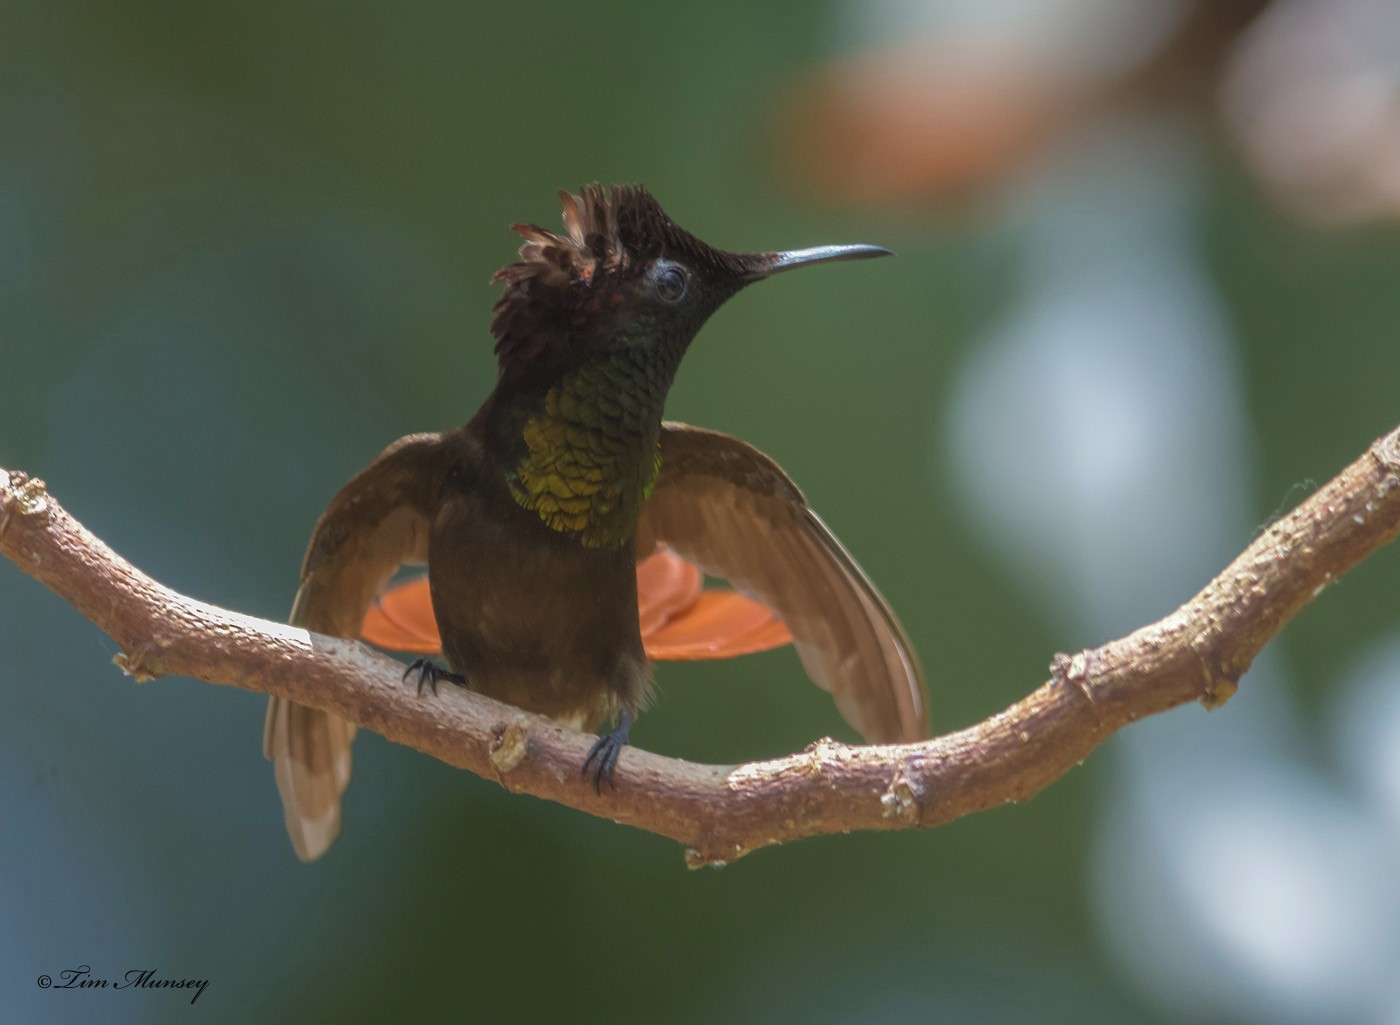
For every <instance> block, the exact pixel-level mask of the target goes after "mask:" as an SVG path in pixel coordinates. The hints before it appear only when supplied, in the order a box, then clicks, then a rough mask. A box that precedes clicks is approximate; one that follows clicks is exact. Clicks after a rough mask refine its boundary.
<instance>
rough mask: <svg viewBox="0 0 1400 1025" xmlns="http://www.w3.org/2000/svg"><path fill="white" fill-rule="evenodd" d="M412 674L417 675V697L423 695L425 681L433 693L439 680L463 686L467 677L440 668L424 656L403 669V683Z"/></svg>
mask: <svg viewBox="0 0 1400 1025" xmlns="http://www.w3.org/2000/svg"><path fill="white" fill-rule="evenodd" d="M414 674H417V676H418V696H419V697H422V696H423V685H424V684H425V683H426V684H427V685H428V686H429V687H430V688H432V691H433V693H434V694H436V693H437V685H438V681H439V680H446V681H447V682H448V683H455V684H459V685H460V686H463V687H465V686H466V685H467V678H466V677H465V676H463V675H462V674H461V673H454V672H451V671H449V670H447V669H440V668H438V667H437V666H436V665H434V664H433V662H432V661H431V660H430V659H426V658H420V659H415V660H414V662H413V663H412V664H411V665H410V666H409V667H408V668H407V669H405V670H404V671H403V680H404V683H407V682H408V678H409V677H410V676H413V675H414Z"/></svg>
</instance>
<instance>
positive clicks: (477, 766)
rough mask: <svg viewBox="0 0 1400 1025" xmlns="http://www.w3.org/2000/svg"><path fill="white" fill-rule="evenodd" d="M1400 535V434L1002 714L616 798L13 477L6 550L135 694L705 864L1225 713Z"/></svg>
mask: <svg viewBox="0 0 1400 1025" xmlns="http://www.w3.org/2000/svg"><path fill="white" fill-rule="evenodd" d="M1397 532H1400V428H1397V429H1396V430H1394V431H1392V432H1391V433H1389V434H1387V435H1386V436H1385V437H1383V438H1381V439H1379V440H1378V441H1377V442H1375V444H1373V445H1372V446H1371V447H1370V449H1369V450H1368V451H1367V452H1366V453H1365V454H1364V455H1363V456H1362V457H1361V458H1360V459H1358V460H1357V461H1356V462H1354V463H1353V464H1352V465H1350V466H1349V467H1347V468H1346V469H1345V470H1343V471H1342V472H1341V473H1340V474H1339V475H1338V476H1337V477H1335V478H1334V479H1333V480H1332V481H1330V482H1329V483H1328V484H1327V485H1326V486H1325V487H1323V488H1321V489H1320V490H1318V491H1317V492H1316V493H1315V494H1313V495H1312V496H1311V497H1310V498H1308V499H1307V500H1306V501H1305V502H1303V503H1302V504H1301V505H1300V506H1298V507H1297V508H1296V509H1294V510H1293V511H1292V512H1291V513H1289V514H1288V515H1287V516H1285V517H1283V518H1282V519H1280V520H1278V521H1277V522H1276V523H1274V524H1273V525H1272V526H1270V527H1269V528H1268V529H1267V530H1265V531H1264V532H1263V534H1262V535H1261V536H1260V537H1259V538H1258V539H1257V540H1255V541H1254V543H1253V544H1251V545H1250V546H1249V547H1248V548H1247V549H1245V551H1244V553H1243V554H1242V555H1240V556H1239V558H1237V559H1236V560H1235V561H1234V562H1232V563H1231V564H1230V565H1229V566H1227V567H1226V568H1225V570H1224V571H1223V572H1222V573H1221V574H1220V575H1219V576H1217V577H1216V578H1215V579H1214V580H1212V581H1211V582H1210V583H1209V584H1208V585H1207V586H1206V587H1205V589H1204V590H1202V591H1201V592H1200V594H1198V595H1196V597H1194V598H1193V599H1191V601H1189V602H1187V603H1186V604H1185V605H1183V606H1182V607H1181V608H1179V609H1178V610H1177V611H1175V612H1173V613H1172V614H1171V615H1169V616H1167V617H1166V618H1165V619H1162V620H1160V621H1159V622H1156V623H1153V624H1152V625H1150V626H1145V627H1143V628H1142V629H1140V630H1137V631H1136V632H1134V633H1132V634H1130V635H1129V636H1127V637H1124V638H1122V639H1120V640H1116V641H1111V642H1109V643H1108V644H1105V645H1103V646H1101V647H1098V648H1094V649H1092V650H1088V651H1083V652H1080V653H1079V654H1077V655H1074V656H1068V655H1056V656H1055V658H1054V660H1053V662H1052V663H1051V667H1050V674H1051V675H1050V679H1049V681H1048V682H1046V683H1044V684H1042V685H1041V686H1040V687H1039V688H1038V689H1037V690H1035V691H1034V693H1032V694H1030V695H1029V696H1028V697H1026V698H1024V699H1022V700H1021V701H1018V702H1017V703H1016V704H1014V705H1012V706H1011V707H1010V708H1007V709H1006V710H1005V711H1002V712H999V713H998V714H996V715H994V716H992V717H991V718H989V719H987V720H985V721H983V722H980V723H978V724H976V725H975V726H970V727H968V728H967V729H963V730H959V731H958V732H956V733H950V734H947V735H945V736H942V737H937V738H935V739H933V740H928V741H925V742H922V743H918V744H903V745H879V746H868V747H859V746H850V745H846V744H841V743H837V742H835V741H832V740H819V741H817V742H816V743H814V744H812V745H810V746H809V747H808V748H806V750H804V751H802V752H800V753H798V754H794V755H789V756H788V757H785V758H778V759H773V760H770V761H762V762H750V763H748V764H745V765H739V766H728V765H726V766H716V765H697V764H694V763H691V762H685V761H680V760H678V759H674V758H663V757H661V756H660V755H655V754H651V753H650V752H647V751H642V750H639V749H637V748H628V749H627V750H626V751H625V752H624V754H623V757H622V759H621V761H620V762H619V764H618V766H617V789H616V791H604V793H603V794H602V795H601V796H599V795H596V794H594V792H593V788H592V787H591V786H590V785H589V784H588V783H587V782H586V781H584V780H582V779H581V778H580V776H579V766H580V765H582V764H583V759H584V756H585V754H586V753H587V751H588V747H589V745H590V744H591V743H592V741H593V738H592V737H591V736H588V735H585V734H583V733H579V732H577V731H575V730H571V729H567V728H565V727H563V726H560V725H558V724H557V723H555V722H553V721H551V720H549V719H546V718H544V717H543V716H539V715H534V714H531V713H528V712H523V711H521V710H520V709H517V708H512V707H511V706H509V705H504V704H501V703H500V702H497V701H493V700H491V699H490V698H486V697H483V696H481V695H478V694H472V693H468V692H466V691H463V690H459V689H457V688H450V689H448V690H445V691H443V692H442V693H441V694H439V695H437V696H436V697H434V698H433V699H431V700H420V699H419V698H418V697H417V695H415V693H414V692H413V691H412V689H411V688H407V687H404V686H402V684H401V683H400V673H401V672H402V667H401V666H400V665H399V664H398V663H397V662H394V661H393V660H391V659H389V658H387V657H385V656H383V655H380V654H378V653H376V652H374V651H372V650H371V649H369V648H368V647H366V646H364V645H361V644H359V643H357V642H353V641H345V640H339V639H336V638H331V637H324V636H321V635H319V634H311V633H308V632H307V631H305V630H300V629H296V628H293V627H290V626H285V625H282V624H278V623H271V622H267V621H264V620H259V619H253V618H251V617H248V616H241V615H238V614H237V613H234V612H228V611H226V610H224V609H220V608H217V607H215V606H212V605H206V604H204V603H202V602H198V601H195V600H193V599H191V598H187V597H185V596H184V595H181V594H177V593H176V592H174V591H172V590H170V589H169V588H166V587H163V586H162V585H160V584H158V583H156V582H155V581H154V580H152V579H151V578H150V577H148V576H146V575H145V574H143V573H141V572H140V571H139V570H137V569H136V568H135V567H133V566H132V565H131V564H130V563H128V562H127V561H126V560H125V559H123V558H121V557H120V556H119V555H117V554H116V553H115V552H113V551H112V550H111V549H110V548H108V547H107V546H106V545H105V544H103V543H102V541H100V540H99V539H98V538H96V537H94V536H93V535H92V534H90V533H89V532H88V531H87V530H86V529H84V528H83V526H82V525H81V524H79V523H78V522H77V521H76V520H74V519H73V518H72V517H71V516H69V515H68V513H67V512H65V511H64V510H63V509H62V508H61V507H60V506H59V505H58V503H57V502H55V501H54V500H53V498H52V497H50V496H49V495H48V493H47V490H46V489H45V486H44V484H43V482H42V481H39V480H36V479H33V478H31V477H28V476H27V475H25V474H23V473H14V472H6V471H5V470H3V469H0V553H3V554H4V555H6V556H8V557H9V558H10V559H12V560H13V561H14V562H15V563H16V565H18V566H19V567H20V569H22V570H24V571H25V572H26V573H28V574H29V575H30V576H32V577H34V578H35V579H36V580H39V581H40V582H42V583H43V584H45V585H47V586H48V587H49V588H51V589H52V590H53V591H54V592H55V593H57V594H58V595H59V596H60V597H62V598H64V599H66V600H67V601H69V602H71V603H72V604H73V605H74V606H75V607H76V608H77V609H78V611H79V612H81V613H82V614H83V615H84V616H86V617H87V618H88V619H90V620H92V622H93V623H95V624H96V625H97V626H98V627H99V628H101V629H102V630H103V631H105V632H106V633H107V634H109V635H110V636H111V637H112V638H113V639H114V640H115V641H116V642H117V643H118V644H119V645H121V647H122V650H123V654H121V655H118V656H117V657H116V659H115V661H116V662H117V664H118V665H120V666H121V667H122V668H123V669H124V670H125V671H126V672H128V673H129V674H130V675H132V676H134V677H136V679H138V680H146V679H152V678H154V677H157V676H161V675H165V674H170V673H174V674H180V675H185V676H194V677H198V678H199V679H202V680H207V681H209V682H210V683H221V684H230V685H232V686H235V687H241V688H243V689H245V690H252V691H262V692H265V693H268V694H277V695H280V696H281V697H284V698H287V699H289V700H291V701H296V702H300V703H302V704H305V705H312V706H315V707H318V708H324V709H326V710H328V711H331V712H334V713H335V714H336V715H340V716H343V717H344V718H346V719H348V720H350V721H351V722H354V723H358V724H359V725H360V726H364V727H367V728H368V729H371V730H374V731H376V732H378V733H382V734H383V735H384V736H386V737H388V738H389V739H390V740H394V741H398V742H399V743H402V744H407V745H409V746H410V747H414V748H417V749H418V750H420V751H422V752H424V753H425V754H430V755H432V756H433V757H435V758H439V759H441V760H442V761H444V762H447V763H448V764H449V765H455V766H457V767H459V768H463V769H467V770H469V771H471V772H474V773H476V774H477V775H480V776H483V777H486V778H487V779H494V780H496V781H497V782H499V783H500V784H501V785H502V786H504V787H505V788H506V789H508V790H511V791H514V792H517V793H529V794H534V795H535V796H537V797H543V798H547V799H549V800H553V801H558V802H559V803H561V804H566V805H569V806H570V807H573V808H578V809H580V810H582V811H586V812H589V813H591V814H594V815H600V816H603V817H605V818H610V819H613V820H614V821H616V822H624V823H627V824H628V825H632V826H636V827H638V828H641V829H646V830H650V831H651V832H653V833H659V834H661V835H662V836H668V837H671V838H672V839H675V840H678V841H680V842H681V843H683V844H685V845H686V847H687V850H686V860H687V862H688V863H689V864H691V865H692V866H698V865H704V864H714V863H720V862H725V861H732V860H734V859H735V858H738V857H740V856H742V855H744V854H747V853H748V852H750V851H752V850H755V849H757V848H759V847H765V846H767V845H769V844H778V843H783V842H786V841H788V840H795V839H799V838H801V837H806V836H816V835H820V834H824V833H835V832H844V831H847V830H852V829H903V828H908V827H929V826H936V825H940V824H942V823H944V822H949V821H951V820H953V819H956V818H959V817H961V816H963V815H966V814H968V813H969V812H974V811H980V810H982V809H985V808H991V807H995V806H997V805H1000V804H1005V803H1006V802H1008V801H1021V800H1025V799H1026V798H1028V797H1030V796H1032V795H1033V794H1035V793H1037V792H1039V791H1040V790H1043V789H1044V788H1045V787H1047V786H1049V785H1050V784H1051V783H1053V782H1054V781H1055V780H1057V779H1059V778H1060V776H1062V775H1064V773H1065V772H1067V771H1068V770H1069V769H1070V768H1071V767H1072V766H1074V765H1076V764H1078V763H1080V762H1082V761H1083V760H1084V758H1085V757H1086V756H1087V755H1088V754H1089V753H1090V752H1091V751H1092V750H1093V749H1094V748H1095V747H1097V746H1098V745H1099V744H1101V743H1103V741H1104V740H1105V739H1106V738H1107V737H1108V736H1109V735H1110V734H1111V733H1113V732H1114V731H1115V730H1117V729H1119V728H1120V727H1122V726H1124V725H1126V724H1127V723H1130V722H1132V721H1133V720H1135V719H1140V718H1142V717H1143V716H1147V715H1152V714H1154V713H1157V712H1161V711H1164V710H1166V709H1168V708H1173V707H1175V706H1177V705H1181V704H1184V703H1186V702H1188V701H1197V700H1199V701H1201V702H1202V703H1203V704H1205V705H1206V706H1207V707H1215V706H1217V705H1220V704H1222V703H1223V702H1224V701H1226V700H1227V699H1228V698H1229V697H1230V696H1231V695H1232V694H1233V693H1234V692H1235V689H1236V685H1237V682H1238V681H1239V678H1240V676H1241V675H1242V674H1243V673H1244V671H1245V670H1246V669H1247V668H1248V667H1249V665H1250V663H1251V662H1252V661H1253V660H1254V657H1255V656H1256V655H1257V654H1258V653H1259V651H1260V649H1262V648H1263V646H1264V645H1265V644H1266V643H1267V642H1268V641H1269V639H1270V638H1272V637H1273V636H1274V634H1276V633H1278V632H1279V630H1281V629H1282V628H1283V626H1284V625H1285V624H1286V623H1287V622H1288V621H1289V620H1291V619H1292V618H1293V617H1294V616H1295V615H1296V614H1297V613H1298V612H1299V610H1301V609H1302V608H1303V606H1305V605H1307V604H1308V602H1310V601H1311V600H1312V599H1313V598H1315V597H1316V596H1317V595H1318V594H1320V593H1321V592H1322V590H1323V589H1324V588H1325V587H1326V586H1327V585H1328V584H1331V583H1333V582H1334V581H1336V580H1337V579H1338V578H1339V577H1341V575H1342V574H1343V573H1345V572H1346V571H1347V570H1349V569H1351V568H1352V567H1353V566H1355V565H1356V564H1357V563H1358V562H1360V561H1361V560H1362V559H1364V558H1365V557H1366V556H1368V555H1369V554H1371V553H1372V552H1373V551H1375V550H1376V549H1377V548H1380V547H1381V546H1382V545H1384V544H1387V543H1388V542H1390V541H1392V540H1394V538H1395V536H1396V534H1397Z"/></svg>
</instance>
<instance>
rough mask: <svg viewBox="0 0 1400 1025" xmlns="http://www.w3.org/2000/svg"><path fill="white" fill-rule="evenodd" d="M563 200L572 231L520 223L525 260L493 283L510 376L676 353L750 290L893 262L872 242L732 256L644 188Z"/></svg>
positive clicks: (494, 327)
mask: <svg viewBox="0 0 1400 1025" xmlns="http://www.w3.org/2000/svg"><path fill="white" fill-rule="evenodd" d="M559 198H560V200H561V201H562V202H563V206H564V227H565V229H566V232H565V233H564V234H556V233H554V232H551V231H546V230H545V229H544V228H541V227H538V226H536V225H533V224H516V225H513V226H512V227H513V228H514V230H515V231H516V232H518V233H519V234H520V235H522V236H523V237H524V238H525V242H524V244H523V245H522V246H521V247H520V259H519V261H518V262H516V263H512V264H510V265H509V266H506V267H502V268H501V269H500V270H499V271H497V272H496V274H495V276H494V277H493V278H492V281H493V282H504V283H505V286H506V290H505V294H504V295H502V296H501V298H500V300H499V301H498V302H497V303H496V306H495V309H494V310H493V313H494V317H493V319H492V322H491V333H492V334H493V335H495V337H496V352H497V354H498V356H499V357H500V361H501V371H502V373H503V374H506V373H509V372H511V371H514V370H519V371H523V372H525V373H527V374H531V376H533V375H534V373H539V374H541V375H542V376H544V377H550V376H554V375H556V374H558V373H560V372H563V371H567V370H570V369H573V368H575V367H579V366H582V365H584V364H586V363H589V362H592V361H594V360H597V359H600V358H605V357H608V356H609V355H611V354H613V353H614V352H616V351H617V350H619V349H626V348H629V347H635V346H646V345H649V346H658V347H660V346H665V347H667V348H670V349H672V350H674V351H675V352H676V353H677V354H679V352H680V351H683V350H684V348H685V346H686V345H688V344H689V343H690V341H691V339H693V338H694V337H695V333H696V332H697V331H699V330H700V326H701V325H702V324H704V322H705V321H706V319H708V318H709V316H710V314H712V313H714V311H715V310H717V309H718V308H719V307H720V306H721V305H722V304H723V303H724V301H725V300H726V299H728V298H729V297H730V296H732V295H733V294H734V293H735V292H737V291H739V289H741V288H743V287H744V286H745V285H747V284H749V283H751V282H754V281H758V280H760V279H761V278H765V277H768V276H769V275H771V274H775V273H777V272H779V271H784V270H789V269H791V268H794V267H804V266H807V265H809V264H813V263H819V262H829V261H833V260H852V259H860V258H863V257H869V256H883V255H886V254H887V253H888V250H885V249H881V248H879V247H878V246H865V245H847V246H819V247H817V248H814V249H799V250H792V251H788V252H769V253H730V252H725V251H724V250H722V249H716V248H714V247H713V246H710V245H707V244H706V243H704V242H702V241H700V239H698V238H696V237H695V236H694V235H692V234H691V233H690V232H688V231H686V230H685V229H684V228H682V227H680V226H679V225H677V224H676V223H675V222H674V221H672V220H671V218H669V217H668V216H666V212H665V211H664V210H662V209H661V204H659V203H658V202H657V201H656V200H655V199H654V198H653V197H652V195H651V193H650V192H648V191H647V190H646V189H644V188H642V187H641V186H639V185H620V186H615V187H614V188H613V190H612V195H611V196H608V195H607V194H606V193H605V192H604V190H603V187H602V186H601V185H596V184H594V185H586V186H584V187H583V188H582V189H580V190H579V194H578V195H573V194H571V193H568V192H563V191H561V192H560V193H559ZM532 372H533V373H532Z"/></svg>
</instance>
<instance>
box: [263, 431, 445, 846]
mask: <svg viewBox="0 0 1400 1025" xmlns="http://www.w3.org/2000/svg"><path fill="white" fill-rule="evenodd" d="M441 440H442V439H441V436H440V435H436V434H414V435H409V436H408V437H405V438H400V439H399V440H398V441H396V442H394V444H392V445H390V446H389V447H388V448H387V449H385V450H384V452H383V453H382V454H381V455H380V456H379V458H378V459H376V460H375V461H374V462H373V463H371V464H370V465H369V466H367V467H366V468H365V469H364V470H362V471H361V472H360V473H359V474H357V475H356V476H355V477H354V479H352V480H351V481H350V483H348V484H346V485H345V487H344V488H342V489H341V490H340V493H339V494H337V495H336V496H335V498H334V499H333V500H332V501H331V504H330V505H329V506H328V507H327V508H326V511H325V512H324V513H322V514H321V518H320V520H319V521H318V522H317V524H316V530H315V531H314V533H313V534H312V535H311V543H310V545H309V546H308V547H307V550H306V558H305V560H304V561H303V562H302V567H301V586H300V587H299V588H298V590H297V596H296V601H295V602H294V603H293V604H292V614H291V617H290V622H291V623H292V624H293V625H294V626H302V627H305V628H306V629H308V630H313V631H315V632H316V633H322V634H329V635H331V636H334V637H358V636H359V634H360V624H361V623H362V622H363V621H364V617H365V610H366V609H368V608H369V606H370V603H371V602H373V601H374V598H375V596H376V595H377V594H378V593H379V591H380V590H381V589H382V588H383V587H384V585H385V584H386V583H388V581H389V578H390V577H391V576H393V575H394V572H395V571H396V570H397V569H398V568H399V566H401V565H403V564H404V563H415V562H426V561H427V556H428V527H429V524H430V523H431V515H432V508H433V503H434V501H435V497H434V496H435V491H436V487H437V480H438V477H439V475H440V472H439V467H440V464H441V459H442V456H441V451H442V445H441ZM354 737H355V727H354V726H353V725H351V724H350V723H348V722H346V721H345V720H343V719H340V718H338V717H336V716H333V715H331V714H329V713H327V712H323V711H320V710H319V709H314V708H307V707H305V706H303V705H297V704H293V703H292V702H290V701H284V700H282V699H281V698H272V699H271V700H270V701H269V702H268V706H267V721H266V724H265V726H264V729H263V754H265V755H266V756H267V757H268V758H269V759H271V760H272V763H273V771H274V774H275V776H276V779H277V789H278V792H279V793H281V795H282V808H283V812H284V813H285V817H286V823H287V833H288V835H289V836H290V837H291V840H292V846H293V847H294V848H295V849H296V852H297V856H298V857H299V858H301V859H302V860H303V861H313V860H315V859H316V858H319V857H320V856H321V855H322V854H324V853H325V851H326V849H327V848H328V847H329V846H330V845H331V843H332V842H333V841H334V840H335V838H336V836H338V835H339V833H340V798H341V795H342V794H343V793H344V792H345V788H346V787H347V786H348V785H349V783H350V742H351V741H352V740H353V739H354Z"/></svg>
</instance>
